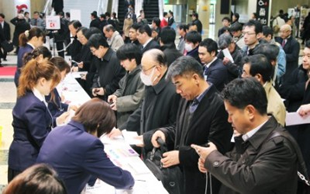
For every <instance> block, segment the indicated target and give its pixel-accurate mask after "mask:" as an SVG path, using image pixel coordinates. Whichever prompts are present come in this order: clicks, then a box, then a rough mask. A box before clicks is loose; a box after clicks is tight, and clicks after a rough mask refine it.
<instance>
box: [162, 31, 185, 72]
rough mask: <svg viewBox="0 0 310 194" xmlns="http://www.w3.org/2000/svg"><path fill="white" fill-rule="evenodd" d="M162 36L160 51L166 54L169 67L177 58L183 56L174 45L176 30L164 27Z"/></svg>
mask: <svg viewBox="0 0 310 194" xmlns="http://www.w3.org/2000/svg"><path fill="white" fill-rule="evenodd" d="M161 32H162V33H161V34H160V41H159V43H160V45H161V47H160V49H161V50H162V51H163V52H164V54H165V56H166V59H167V64H168V67H169V66H170V64H171V63H173V62H174V61H175V60H176V59H177V58H179V57H181V56H182V54H181V53H180V52H179V51H178V50H177V49H176V46H175V44H174V40H175V36H176V33H175V30H174V29H173V28H171V27H169V26H167V27H164V28H163V29H162V31H161Z"/></svg>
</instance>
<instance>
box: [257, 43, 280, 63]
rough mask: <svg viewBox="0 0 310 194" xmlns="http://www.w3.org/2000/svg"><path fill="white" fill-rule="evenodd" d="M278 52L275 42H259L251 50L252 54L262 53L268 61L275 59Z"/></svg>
mask: <svg viewBox="0 0 310 194" xmlns="http://www.w3.org/2000/svg"><path fill="white" fill-rule="evenodd" d="M279 52H280V49H279V47H278V46H277V45H276V44H270V43H261V44H258V45H257V47H256V48H255V49H254V51H253V55H256V54H263V55H265V56H266V57H267V59H268V60H269V61H276V60H277V57H278V54H279Z"/></svg>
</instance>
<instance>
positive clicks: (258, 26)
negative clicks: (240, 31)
mask: <svg viewBox="0 0 310 194" xmlns="http://www.w3.org/2000/svg"><path fill="white" fill-rule="evenodd" d="M246 26H248V27H252V26H254V27H255V33H256V34H258V33H262V32H263V25H262V24H261V23H260V22H259V21H257V20H249V21H248V22H247V23H245V24H244V27H246Z"/></svg>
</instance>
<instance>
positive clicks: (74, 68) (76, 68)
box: [71, 67, 79, 72]
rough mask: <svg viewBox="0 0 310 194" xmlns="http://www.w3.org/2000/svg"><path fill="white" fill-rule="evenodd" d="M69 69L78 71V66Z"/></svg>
mask: <svg viewBox="0 0 310 194" xmlns="http://www.w3.org/2000/svg"><path fill="white" fill-rule="evenodd" d="M71 71H72V72H78V71H79V67H71Z"/></svg>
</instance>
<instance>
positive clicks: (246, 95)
mask: <svg viewBox="0 0 310 194" xmlns="http://www.w3.org/2000/svg"><path fill="white" fill-rule="evenodd" d="M221 96H222V98H223V99H224V101H226V102H228V103H229V104H230V105H231V106H233V107H236V108H238V109H244V108H245V107H246V106H248V105H252V106H253V107H254V108H255V109H256V110H257V111H258V112H259V113H260V114H261V115H266V114H267V104H268V101H267V96H266V92H265V89H264V88H263V86H262V84H260V83H259V82H258V81H257V79H256V78H253V77H250V78H242V79H241V78H237V79H234V80H233V81H231V82H230V83H229V84H227V85H226V86H225V88H224V89H223V91H222V92H221Z"/></svg>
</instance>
